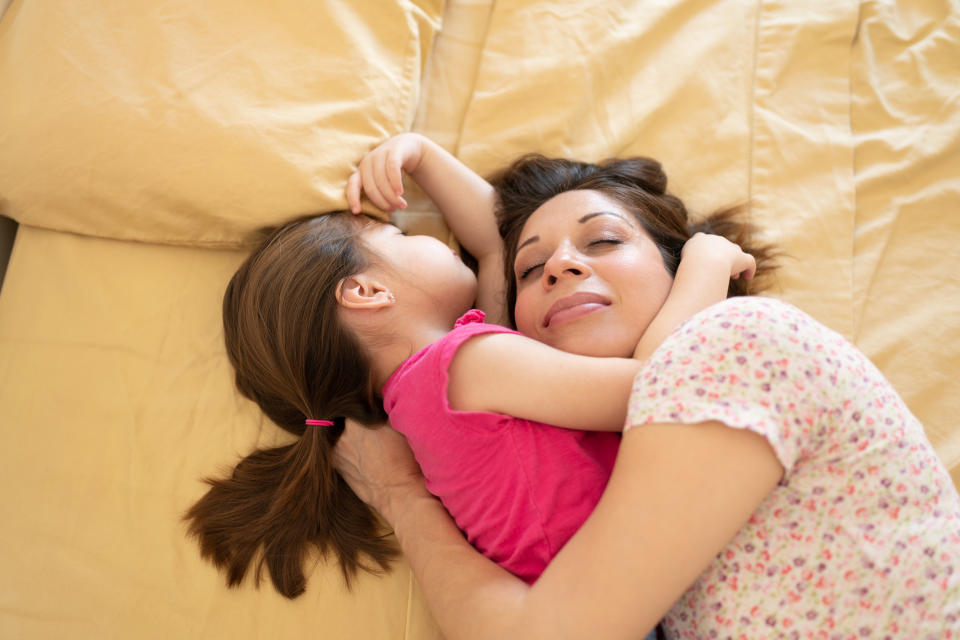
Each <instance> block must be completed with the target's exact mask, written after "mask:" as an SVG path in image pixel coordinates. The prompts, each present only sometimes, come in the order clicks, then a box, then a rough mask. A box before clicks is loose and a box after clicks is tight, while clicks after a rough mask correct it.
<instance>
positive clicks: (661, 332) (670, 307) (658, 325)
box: [633, 233, 757, 360]
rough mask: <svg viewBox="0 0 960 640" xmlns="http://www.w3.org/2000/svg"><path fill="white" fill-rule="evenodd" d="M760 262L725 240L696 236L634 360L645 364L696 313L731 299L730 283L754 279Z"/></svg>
mask: <svg viewBox="0 0 960 640" xmlns="http://www.w3.org/2000/svg"><path fill="white" fill-rule="evenodd" d="M756 270H757V262H756V260H755V259H754V257H753V256H752V255H750V254H749V253H746V252H744V251H743V250H742V249H741V248H740V247H739V246H738V245H736V244H734V243H733V242H730V241H729V240H727V239H726V238H724V237H723V236H717V235H710V234H705V233H696V234H694V235H693V237H692V238H690V239H689V240H687V242H686V244H684V245H683V252H682V254H681V259H680V265H679V266H678V267H677V273H676V275H675V276H674V278H673V287H671V289H670V295H669V296H667V300H666V302H664V304H663V306H662V307H661V308H660V311H659V312H658V313H657V315H656V317H654V319H653V321H652V322H651V323H650V326H649V327H647V330H646V331H644V332H643V336H642V337H641V338H640V342H639V343H638V344H637V349H636V351H634V353H633V357H634V358H638V359H640V360H645V359H646V358H648V357H650V354H652V353H653V352H654V351H655V350H656V349H657V347H659V346H660V344H661V343H662V342H663V341H664V339H666V337H667V336H668V335H670V333H671V332H672V331H673V330H674V329H676V328H677V327H678V326H680V325H681V324H682V323H683V322H684V321H685V320H687V319H688V318H690V317H691V316H693V315H694V314H695V313H698V312H700V311H703V310H704V309H706V308H707V307H709V306H710V305H712V304H716V303H717V302H721V301H723V300H725V299H726V297H727V289H728V288H729V286H730V279H731V278H733V279H736V278H738V277H740V276H741V275H742V276H743V277H745V278H747V279H749V278H752V277H753V276H754V274H755V273H756Z"/></svg>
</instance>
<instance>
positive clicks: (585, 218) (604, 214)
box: [577, 211, 626, 224]
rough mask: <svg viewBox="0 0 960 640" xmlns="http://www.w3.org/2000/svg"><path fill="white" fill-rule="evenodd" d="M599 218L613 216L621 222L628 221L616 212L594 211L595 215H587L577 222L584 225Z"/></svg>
mask: <svg viewBox="0 0 960 640" xmlns="http://www.w3.org/2000/svg"><path fill="white" fill-rule="evenodd" d="M597 216H613V217H614V218H620V219H621V220H625V219H626V218H624V217H623V216H622V215H620V214H619V213H617V212H616V211H594V212H593V213H588V214H587V215H585V216H583V217H582V218H580V219H579V220H577V222H579V223H580V224H583V223H584V222H586V221H587V220H591V219H593V218H596V217H597Z"/></svg>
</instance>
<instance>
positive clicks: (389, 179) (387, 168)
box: [347, 133, 508, 325]
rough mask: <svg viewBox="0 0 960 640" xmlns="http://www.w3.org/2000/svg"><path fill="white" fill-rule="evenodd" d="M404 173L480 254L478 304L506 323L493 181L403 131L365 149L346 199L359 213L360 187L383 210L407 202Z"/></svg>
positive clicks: (469, 248) (458, 235)
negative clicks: (367, 150) (404, 195)
mask: <svg viewBox="0 0 960 640" xmlns="http://www.w3.org/2000/svg"><path fill="white" fill-rule="evenodd" d="M403 172H406V173H408V174H409V175H410V177H412V178H413V179H414V180H415V181H416V183H417V184H418V185H419V186H420V188H422V189H423V190H424V192H425V193H426V194H427V195H428V196H429V197H430V199H431V200H433V201H434V202H435V203H436V205H437V207H438V208H439V209H440V212H441V213H442V214H443V219H444V220H445V221H446V223H447V225H449V227H450V229H451V230H452V231H453V234H454V236H456V238H457V240H458V241H459V242H460V243H461V244H462V245H463V247H464V248H465V249H466V250H467V251H469V252H470V253H471V255H473V257H475V258H476V259H477V263H478V274H477V280H478V285H479V286H478V293H477V306H478V307H479V308H480V309H482V310H483V311H484V312H485V313H486V314H487V318H488V321H489V322H495V323H497V324H503V325H505V324H507V317H508V316H507V313H506V308H505V296H504V291H505V287H504V282H503V242H502V240H501V239H500V234H499V232H498V231H497V224H496V220H495V218H494V213H493V212H494V204H495V199H496V195H495V192H494V189H493V187H492V186H490V184H489V183H488V182H487V181H486V180H484V179H483V178H481V177H480V176H479V175H477V174H476V173H474V172H473V171H472V170H471V169H470V168H469V167H467V166H466V165H464V164H463V163H462V162H460V161H459V160H457V159H456V158H455V157H453V156H452V155H451V154H450V153H448V152H447V151H446V150H445V149H443V147H441V146H439V145H438V144H436V143H434V142H433V141H432V140H430V139H428V138H426V137H424V136H422V135H419V134H416V133H404V134H400V135H398V136H395V137H393V138H390V139H389V140H387V141H386V142H384V143H383V144H381V145H380V146H378V147H377V148H376V149H374V150H373V151H371V152H370V153H369V154H367V155H366V156H365V157H364V159H363V160H362V161H361V162H360V166H359V168H358V170H357V172H356V173H354V174H353V175H352V176H350V179H349V180H348V181H347V202H348V203H349V205H350V209H351V211H353V212H354V213H359V212H360V192H361V190H362V191H363V192H364V193H366V195H367V197H368V198H369V199H370V201H371V202H372V203H373V204H374V205H376V206H377V208H379V209H381V210H383V211H387V212H389V211H393V210H395V209H402V208H405V207H406V206H407V203H406V201H405V200H404V199H403Z"/></svg>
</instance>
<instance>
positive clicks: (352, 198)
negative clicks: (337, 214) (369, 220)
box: [347, 171, 361, 213]
mask: <svg viewBox="0 0 960 640" xmlns="http://www.w3.org/2000/svg"><path fill="white" fill-rule="evenodd" d="M360 186H361V185H360V172H359V171H354V172H353V173H352V174H351V175H350V177H349V178H347V206H348V207H350V211H351V212H352V213H360Z"/></svg>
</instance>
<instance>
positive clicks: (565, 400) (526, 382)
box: [447, 333, 643, 431]
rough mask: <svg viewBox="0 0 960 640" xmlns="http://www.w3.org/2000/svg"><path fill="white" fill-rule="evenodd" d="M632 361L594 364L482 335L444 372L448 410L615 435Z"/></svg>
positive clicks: (533, 344) (514, 339)
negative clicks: (486, 414)
mask: <svg viewBox="0 0 960 640" xmlns="http://www.w3.org/2000/svg"><path fill="white" fill-rule="evenodd" d="M642 364H643V363H642V362H641V361H640V360H635V359H631V358H594V357H590V356H582V355H577V354H573V353H568V352H566V351H560V350H559V349H554V348H553V347H549V346H547V345H545V344H543V343H541V342H537V341H536V340H534V339H532V338H527V337H526V336H521V335H516V334H513V333H496V334H488V335H481V336H476V337H474V338H471V339H470V340H467V341H466V342H465V343H463V345H461V346H460V348H459V349H457V353H456V354H455V355H454V357H453V360H452V362H451V363H450V368H449V376H450V378H449V379H450V381H449V386H448V389H447V394H448V399H449V402H450V406H451V407H452V408H453V409H456V410H459V411H489V412H493V413H500V414H504V415H510V416H515V417H518V418H526V419H527V420H534V421H537V422H544V423H546V424H550V425H555V426H558V427H566V428H569V429H586V430H601V431H620V430H622V429H623V423H624V421H625V420H626V417H627V400H628V399H629V397H630V390H631V388H632V386H633V378H634V377H635V376H636V374H637V371H638V370H639V369H640V367H641V366H642Z"/></svg>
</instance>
